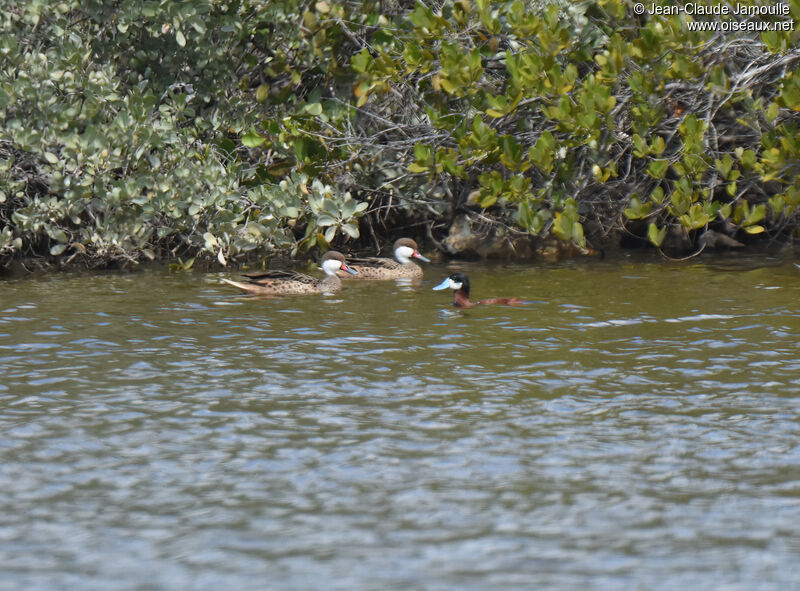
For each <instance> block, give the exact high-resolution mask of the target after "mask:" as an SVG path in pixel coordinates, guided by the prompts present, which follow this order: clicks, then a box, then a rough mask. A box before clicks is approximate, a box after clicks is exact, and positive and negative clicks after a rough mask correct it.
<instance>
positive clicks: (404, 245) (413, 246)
mask: <svg viewBox="0 0 800 591" xmlns="http://www.w3.org/2000/svg"><path fill="white" fill-rule="evenodd" d="M392 248H393V249H394V258H396V259H397V260H398V261H399V262H400V264H401V265H405V264H407V263H410V262H411V259H412V258H415V259H419V260H421V261H425V262H426V263H430V262H431V261H430V260H429V259H427V258H425V257H424V256H422V255H421V254H419V250H417V243H416V242H414V241H413V240H411V238H400V239H398V240H395V242H394V246H393V247H392Z"/></svg>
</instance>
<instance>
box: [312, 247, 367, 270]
mask: <svg viewBox="0 0 800 591" xmlns="http://www.w3.org/2000/svg"><path fill="white" fill-rule="evenodd" d="M320 266H321V267H322V270H323V271H325V274H326V275H336V272H337V271H338V270H339V269H341V270H342V271H347V272H348V273H350V274H351V275H358V271H356V270H355V269H351V268H350V267H348V266H347V262H346V261H345V260H344V255H343V254H342V253H340V252H336V251H335V250H329V251H328V252H326V253H325V255H324V256H323V257H322V260H321V261H320Z"/></svg>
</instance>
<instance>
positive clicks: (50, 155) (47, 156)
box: [44, 152, 58, 164]
mask: <svg viewBox="0 0 800 591" xmlns="http://www.w3.org/2000/svg"><path fill="white" fill-rule="evenodd" d="M44 159H45V160H47V161H48V162H49V163H50V164H58V156H56V155H55V154H53V153H52V152H45V153H44Z"/></svg>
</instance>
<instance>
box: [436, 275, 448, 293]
mask: <svg viewBox="0 0 800 591" xmlns="http://www.w3.org/2000/svg"><path fill="white" fill-rule="evenodd" d="M448 287H450V278H449V277H445V278H444V281H442V282H441V283H440V284H439V285H437V286H436V287H434V288H433V289H434V291H439V290H441V289H447V288H448Z"/></svg>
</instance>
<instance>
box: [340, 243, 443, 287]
mask: <svg viewBox="0 0 800 591" xmlns="http://www.w3.org/2000/svg"><path fill="white" fill-rule="evenodd" d="M401 247H406V248H408V249H410V250H411V251H412V254H410V255H409V256H410V257H412V258H417V259H420V260H423V261H426V262H429V261H428V259H426V258H425V257H424V256H422V255H421V254H419V251H418V250H417V243H416V242H414V241H413V240H411V238H400V239H398V240H396V241H395V243H394V245H393V246H392V251H393V252H394V253H395V257H397V258H401V257H400V256H399V255H398V253H397V249H399V248H401ZM350 262H351V263H352V264H351V265H350V266H351V267H352V268H353V269H355V270H356V271H358V275H354V276H353V277H351V278H352V279H373V280H383V279H401V278H409V279H420V278H421V277H422V267H420V266H419V265H417V264H415V263H412V262H411V261H410V260H408V261H407V262H405V263H403V262H400V261H399V260H397V261H396V260H392V259H387V258H384V257H364V258H351V259H350Z"/></svg>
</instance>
